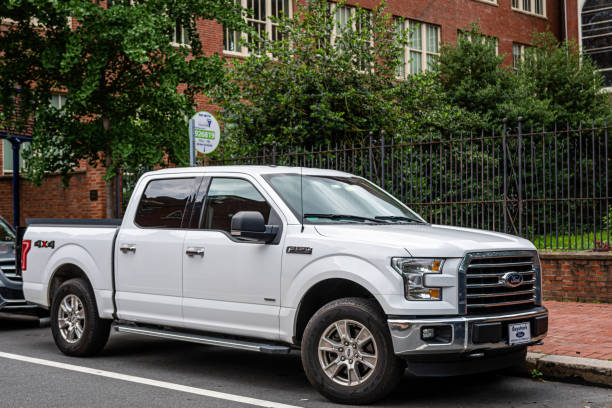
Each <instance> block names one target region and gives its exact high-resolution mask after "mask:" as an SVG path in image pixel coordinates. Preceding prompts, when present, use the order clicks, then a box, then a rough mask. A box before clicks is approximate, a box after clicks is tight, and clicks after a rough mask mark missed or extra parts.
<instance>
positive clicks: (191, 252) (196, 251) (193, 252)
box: [185, 248, 204, 258]
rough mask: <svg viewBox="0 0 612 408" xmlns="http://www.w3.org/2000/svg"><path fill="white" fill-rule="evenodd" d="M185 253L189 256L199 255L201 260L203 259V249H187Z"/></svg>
mask: <svg viewBox="0 0 612 408" xmlns="http://www.w3.org/2000/svg"><path fill="white" fill-rule="evenodd" d="M185 253H186V254H187V255H189V256H196V255H200V256H201V257H202V258H203V257H204V248H187V250H186V251H185Z"/></svg>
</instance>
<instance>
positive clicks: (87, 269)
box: [42, 244, 112, 317]
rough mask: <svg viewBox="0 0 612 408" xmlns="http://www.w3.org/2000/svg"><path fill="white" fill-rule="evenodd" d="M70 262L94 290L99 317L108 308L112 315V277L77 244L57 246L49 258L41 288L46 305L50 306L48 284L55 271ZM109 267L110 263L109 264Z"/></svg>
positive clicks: (105, 312) (104, 315)
mask: <svg viewBox="0 0 612 408" xmlns="http://www.w3.org/2000/svg"><path fill="white" fill-rule="evenodd" d="M67 264H71V265H74V266H76V267H78V268H79V269H81V271H83V273H84V274H85V276H86V277H87V279H88V280H89V282H90V283H91V286H92V288H93V290H94V295H95V298H96V304H97V306H98V311H99V313H100V316H101V317H108V316H106V315H107V314H108V313H107V311H108V310H109V308H110V314H111V315H112V301H111V297H112V282H111V280H112V277H111V274H110V273H103V272H102V271H100V269H99V268H98V266H97V264H96V262H95V260H94V258H93V257H92V256H91V254H90V253H89V252H88V251H87V250H86V249H85V248H83V247H82V246H80V245H77V244H66V245H64V246H62V247H60V248H57V249H56V250H55V251H54V253H53V254H52V255H51V257H50V258H49V260H48V262H47V264H46V267H45V270H44V271H43V274H42V277H43V280H42V281H43V283H44V286H43V290H44V293H46V299H45V300H46V302H47V303H46V305H45V306H47V307H48V306H50V304H51V299H50V293H49V289H50V284H51V281H52V280H53V278H54V276H55V274H56V273H57V271H58V270H59V269H60V268H61V267H62V266H64V265H67ZM109 268H110V264H109ZM106 298H108V299H106Z"/></svg>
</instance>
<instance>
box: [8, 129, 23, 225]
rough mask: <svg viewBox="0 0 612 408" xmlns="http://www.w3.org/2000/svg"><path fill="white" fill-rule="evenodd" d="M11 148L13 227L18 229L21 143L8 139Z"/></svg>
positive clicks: (14, 139)
mask: <svg viewBox="0 0 612 408" xmlns="http://www.w3.org/2000/svg"><path fill="white" fill-rule="evenodd" d="M9 141H10V142H11V146H12V148H13V226H14V227H15V229H17V227H19V223H20V220H21V208H20V203H21V197H20V189H19V148H20V147H21V142H20V141H19V139H17V138H11V139H9Z"/></svg>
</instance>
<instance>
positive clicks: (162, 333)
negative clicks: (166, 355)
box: [115, 324, 291, 354]
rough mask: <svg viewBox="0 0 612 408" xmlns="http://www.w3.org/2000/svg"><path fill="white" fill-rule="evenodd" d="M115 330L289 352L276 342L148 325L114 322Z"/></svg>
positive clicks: (191, 341)
mask: <svg viewBox="0 0 612 408" xmlns="http://www.w3.org/2000/svg"><path fill="white" fill-rule="evenodd" d="M115 330H116V331H118V332H123V333H132V334H140V335H143V336H151V337H160V338H164V339H172V340H181V341H187V342H190V343H198V344H206V345H209V346H220V347H228V348H233V349H239V350H248V351H257V352H260V353H267V354H289V352H290V351H291V348H290V347H288V346H279V345H276V344H266V343H255V342H250V341H245V340H234V339H227V338H223V337H211V336H203V335H200V334H192V333H183V332H178V331H172V330H160V329H152V328H148V327H138V326H128V325H123V324H116V325H115Z"/></svg>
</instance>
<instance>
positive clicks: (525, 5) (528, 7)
mask: <svg viewBox="0 0 612 408" xmlns="http://www.w3.org/2000/svg"><path fill="white" fill-rule="evenodd" d="M523 10H525V11H531V0H523Z"/></svg>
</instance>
